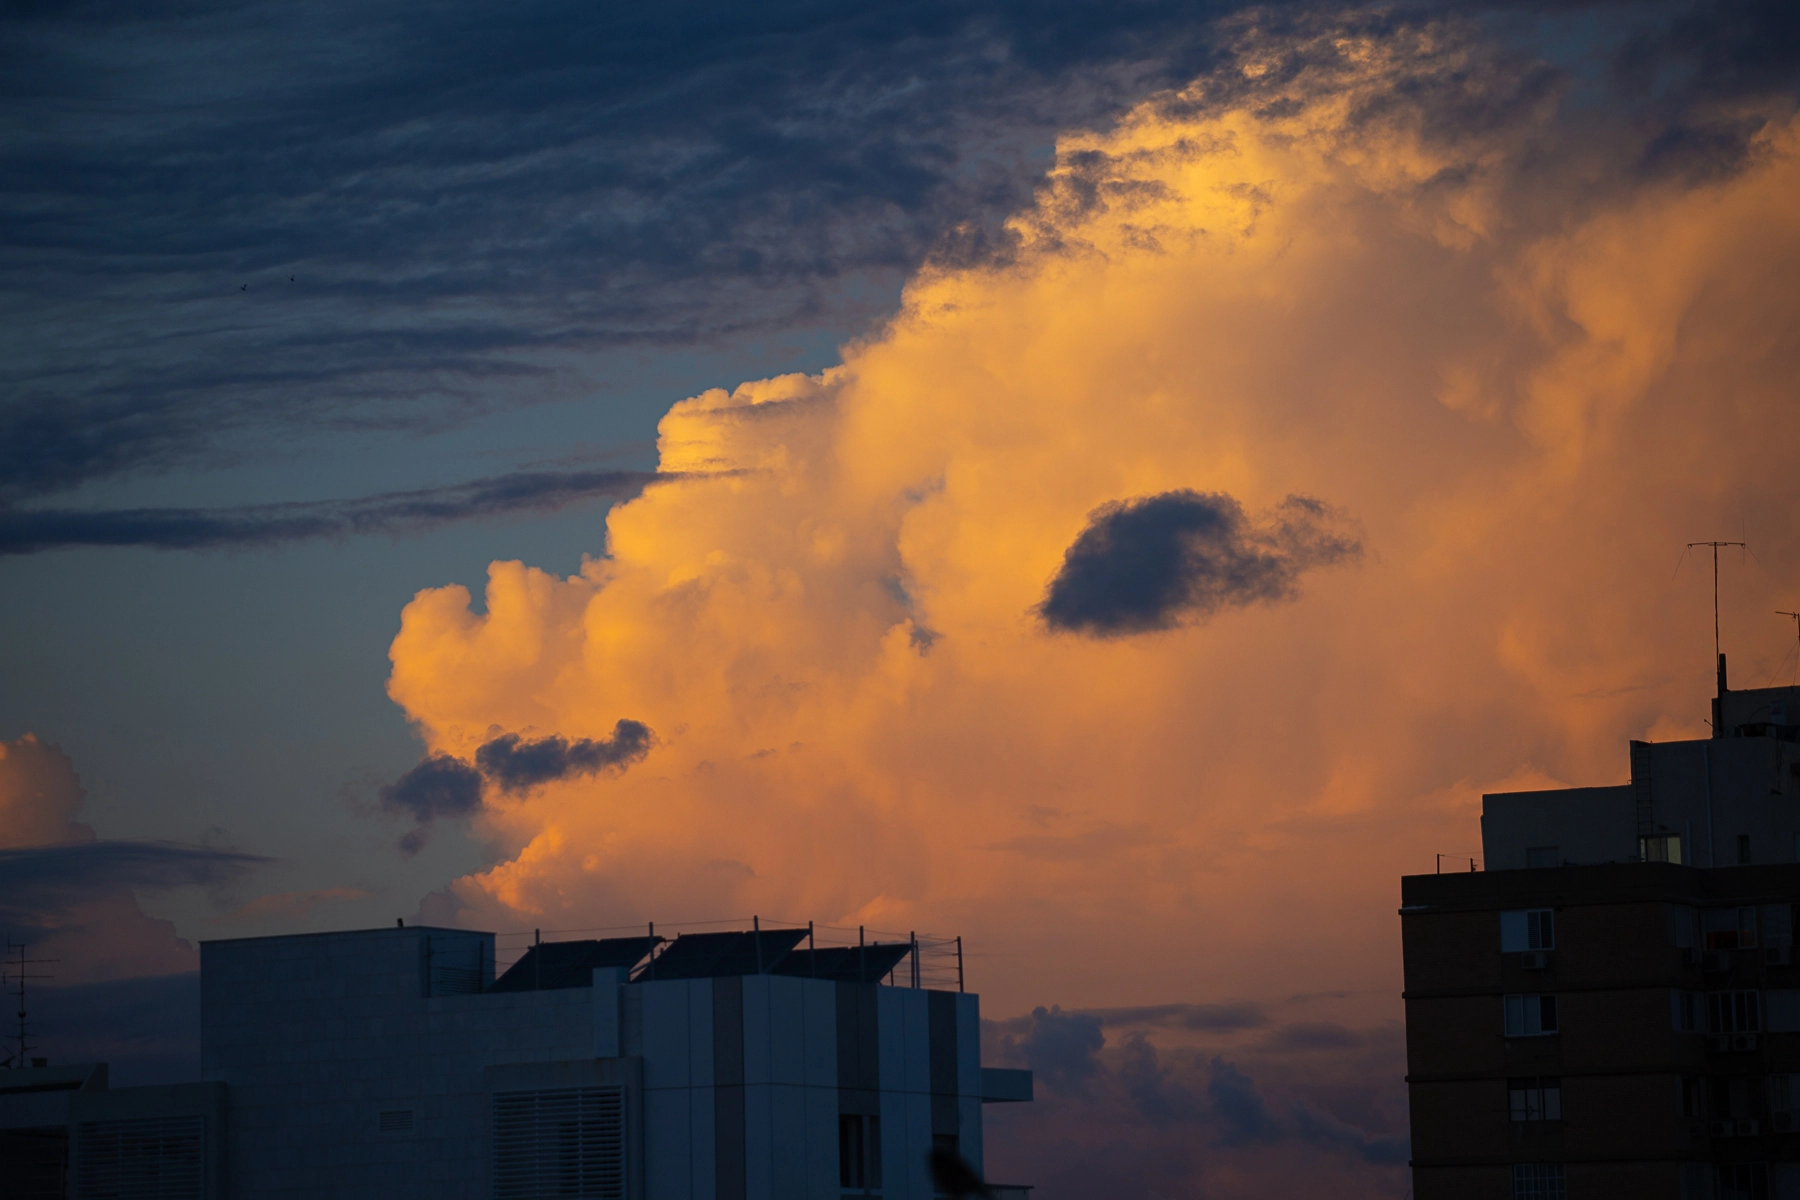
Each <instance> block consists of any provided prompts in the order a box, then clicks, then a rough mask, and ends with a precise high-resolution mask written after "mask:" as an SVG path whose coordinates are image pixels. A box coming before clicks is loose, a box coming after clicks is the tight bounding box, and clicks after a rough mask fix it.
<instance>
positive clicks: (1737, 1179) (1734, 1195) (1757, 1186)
mask: <svg viewBox="0 0 1800 1200" xmlns="http://www.w3.org/2000/svg"><path fill="white" fill-rule="evenodd" d="M1719 1200H1769V1168H1768V1167H1766V1166H1764V1165H1763V1164H1762V1163H1725V1164H1722V1165H1721V1166H1720V1167H1719Z"/></svg>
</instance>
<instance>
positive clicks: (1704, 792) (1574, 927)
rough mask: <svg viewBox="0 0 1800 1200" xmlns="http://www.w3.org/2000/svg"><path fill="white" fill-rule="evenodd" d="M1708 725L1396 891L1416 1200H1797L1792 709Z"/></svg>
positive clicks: (1766, 702)
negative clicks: (1463, 864)
mask: <svg viewBox="0 0 1800 1200" xmlns="http://www.w3.org/2000/svg"><path fill="white" fill-rule="evenodd" d="M1712 727H1713V731H1714V736H1713V737H1711V738H1707V739H1699V740H1691V741H1674V742H1658V743H1650V742H1633V743H1631V745H1630V754H1629V763H1630V777H1629V782H1627V783H1625V784H1620V785H1617V786H1611V787H1584V788H1568V789H1559V790H1552V791H1535V792H1515V793H1503V794H1495V795H1489V796H1486V797H1484V798H1483V805H1482V847H1483V855H1484V866H1485V868H1486V869H1484V870H1480V871H1464V872H1456V873H1445V874H1432V875H1418V876H1409V877H1406V878H1404V879H1403V880H1402V881H1401V898H1402V907H1401V910H1400V915H1401V930H1402V940H1403V945H1404V956H1405V987H1406V991H1405V999H1406V1022H1407V1070H1408V1076H1407V1081H1408V1086H1409V1091H1410V1096H1411V1107H1412V1147H1413V1163H1412V1165H1413V1180H1414V1194H1415V1195H1416V1196H1417V1197H1418V1198H1419V1200H1434V1198H1437V1197H1458V1198H1464V1197H1466V1198H1471V1200H1474V1198H1481V1200H1489V1198H1491V1200H1503V1198H1515V1200H1564V1198H1565V1197H1568V1198H1580V1200H1589V1198H1599V1197H1619V1198H1626V1197H1630V1198H1632V1200H1638V1198H1644V1200H1650V1198H1658V1197H1666V1198H1668V1200H1677V1198H1680V1200H1703V1198H1704V1200H1776V1198H1779V1200H1790V1198H1791V1200H1800V967H1797V966H1796V965H1795V950H1794V926H1795V920H1796V909H1795V905H1796V903H1800V741H1797V737H1800V695H1796V694H1795V693H1794V692H1793V691H1792V690H1791V689H1788V688H1765V689H1755V690H1743V691H1732V690H1730V688H1729V687H1728V686H1727V676H1726V664H1725V660H1724V658H1723V656H1721V658H1720V661H1719V689H1718V694H1717V696H1716V697H1715V698H1714V701H1713V721H1712Z"/></svg>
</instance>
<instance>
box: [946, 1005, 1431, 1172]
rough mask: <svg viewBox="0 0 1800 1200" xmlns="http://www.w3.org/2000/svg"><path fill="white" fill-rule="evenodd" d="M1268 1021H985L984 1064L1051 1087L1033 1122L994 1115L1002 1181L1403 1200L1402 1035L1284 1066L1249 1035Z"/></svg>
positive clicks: (1234, 1012) (1313, 1051) (1209, 1016)
mask: <svg viewBox="0 0 1800 1200" xmlns="http://www.w3.org/2000/svg"><path fill="white" fill-rule="evenodd" d="M1102 1014H1104V1016H1103V1015H1102ZM1189 1018H1194V1020H1192V1021H1190V1020H1189ZM1266 1020H1267V1018H1266V1013H1265V1011H1264V1009H1263V1006H1261V1005H1257V1004H1250V1003H1232V1004H1168V1005H1150V1006H1143V1007H1138V1008H1117V1009H1098V1010H1074V1011H1065V1010H1062V1009H1059V1008H1038V1009H1036V1010H1034V1011H1033V1012H1032V1013H1031V1014H1029V1015H1028V1016H1025V1017H1019V1018H1014V1019H1011V1020H1007V1021H1000V1022H984V1024H983V1030H982V1038H983V1053H984V1057H985V1059H986V1060H987V1061H991V1062H993V1063H994V1064H995V1065H1005V1066H1019V1067H1031V1068H1032V1069H1033V1070H1034V1072H1035V1073H1036V1085H1037V1087H1036V1095H1037V1099H1036V1102H1035V1103H1034V1104H1032V1105H1031V1106H1030V1109H1031V1111H1030V1112H1021V1111H1014V1110H1012V1109H1011V1108H1010V1107H1008V1106H996V1107H995V1108H994V1109H991V1110H990V1111H989V1112H988V1114H987V1118H988V1123H989V1130H988V1135H987V1149H988V1166H989V1172H988V1173H989V1176H990V1177H991V1178H994V1179H1003V1180H1011V1179H1017V1180H1021V1181H1033V1182H1037V1183H1038V1184H1039V1185H1040V1187H1041V1190H1042V1192H1043V1194H1044V1195H1045V1196H1046V1197H1050V1198H1052V1200H1060V1198H1067V1200H1073V1198H1075V1197H1082V1196H1098V1195H1105V1196H1129V1197H1152V1196H1172V1195H1209V1194H1211V1192H1212V1189H1211V1188H1210V1187H1209V1186H1208V1185H1207V1177H1208V1175H1209V1173H1211V1172H1214V1171H1219V1172H1222V1173H1223V1175H1224V1177H1227V1178H1243V1177H1244V1176H1246V1175H1251V1176H1256V1177H1266V1178H1269V1179H1276V1178H1285V1179H1286V1180H1287V1182H1290V1183H1293V1182H1296V1180H1302V1179H1303V1180H1305V1181H1307V1182H1308V1184H1309V1185H1310V1187H1311V1188H1312V1189H1314V1190H1316V1189H1317V1188H1318V1187H1319V1186H1330V1187H1332V1188H1333V1189H1334V1190H1339V1191H1343V1192H1344V1193H1345V1194H1355V1195H1363V1194H1370V1195H1373V1194H1387V1192H1388V1191H1390V1190H1391V1191H1394V1192H1395V1193H1396V1194H1397V1193H1398V1191H1399V1190H1400V1189H1401V1188H1402V1187H1403V1186H1404V1181H1405V1177H1404V1174H1403V1171H1404V1168H1405V1163H1406V1159H1407V1154H1408V1143H1407V1139H1406V1137H1405V1127H1406V1106H1405V1084H1404V1074H1405V1053H1404V1042H1403V1039H1402V1038H1401V1037H1400V1036H1399V1033H1398V1030H1397V1028H1395V1029H1386V1028H1383V1029H1380V1030H1376V1031H1363V1032H1359V1033H1353V1032H1351V1031H1348V1030H1345V1031H1344V1032H1345V1033H1346V1034H1348V1035H1349V1036H1347V1037H1334V1038H1312V1039H1309V1038H1307V1037H1305V1036H1301V1037H1297V1038H1294V1039H1292V1044H1291V1045H1288V1046H1284V1047H1281V1048H1280V1052H1279V1053H1278V1054H1276V1055H1274V1056H1272V1057H1271V1056H1269V1054H1268V1051H1269V1049H1270V1047H1269V1046H1268V1045H1267V1039H1263V1040H1260V1041H1258V1042H1251V1043H1244V1042H1242V1041H1241V1040H1238V1039H1237V1036H1236V1035H1238V1034H1239V1033H1240V1032H1241V1031H1242V1030H1244V1029H1247V1028H1252V1027H1255V1026H1258V1025H1262V1024H1266ZM1319 1027H1323V1026H1319ZM1282 1028H1284V1029H1297V1028H1311V1026H1307V1027H1302V1026H1296V1025H1286V1026H1283V1027H1282ZM1331 1028H1334V1029H1335V1028H1337V1027H1336V1026H1332V1027H1331ZM1159 1036H1168V1037H1172V1038H1173V1040H1174V1041H1175V1043H1176V1044H1174V1045H1163V1044H1159V1043H1158V1042H1157V1041H1156V1040H1155V1039H1156V1038H1157V1037H1159ZM1221 1046H1232V1047H1235V1048H1233V1049H1222V1048H1220V1047H1221ZM1020 1107H1021V1108H1023V1107H1024V1106H1020ZM1296 1163H1298V1164H1301V1165H1298V1166H1295V1165H1294V1164H1296ZM1283 1168H1292V1169H1293V1170H1295V1171H1297V1172H1299V1174H1298V1175H1297V1176H1285V1177H1284V1176H1279V1175H1278V1174H1277V1173H1276V1172H1277V1171H1278V1170H1280V1169H1283Z"/></svg>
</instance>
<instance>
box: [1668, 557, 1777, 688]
mask: <svg viewBox="0 0 1800 1200" xmlns="http://www.w3.org/2000/svg"><path fill="white" fill-rule="evenodd" d="M1687 545H1688V549H1689V550H1692V549H1693V548H1694V547H1695V546H1711V547H1712V552H1713V661H1714V662H1718V661H1719V547H1720V546H1742V547H1743V548H1744V549H1746V550H1747V549H1749V547H1748V546H1747V545H1745V544H1744V543H1743V542H1689V543H1688V544H1687ZM1796 619H1797V620H1800V618H1796Z"/></svg>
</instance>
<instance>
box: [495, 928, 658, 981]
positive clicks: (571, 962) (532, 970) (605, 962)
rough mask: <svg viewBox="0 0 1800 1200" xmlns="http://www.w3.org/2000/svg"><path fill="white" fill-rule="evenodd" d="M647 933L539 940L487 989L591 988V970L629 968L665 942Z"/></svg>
mask: <svg viewBox="0 0 1800 1200" xmlns="http://www.w3.org/2000/svg"><path fill="white" fill-rule="evenodd" d="M665 940H667V939H664V938H660V937H659V938H652V937H650V936H648V935H645V936H641V937H625V938H599V939H594V938H589V939H585V940H583V941H578V942H539V943H538V944H537V945H535V946H532V947H530V948H528V949H527V950H526V951H525V955H524V957H522V958H520V959H519V961H518V962H516V963H514V964H513V965H512V966H511V967H509V968H507V971H506V974H504V975H502V976H500V978H498V979H496V980H494V983H493V986H491V987H489V988H488V991H490V992H537V991H546V992H547V991H551V990H553V989H556V988H572V987H592V986H593V985H594V972H595V971H596V970H598V969H600V968H602V967H623V968H624V969H626V970H630V969H631V968H632V967H634V966H636V965H637V964H638V963H639V962H640V961H642V960H643V957H644V956H645V955H646V954H648V953H650V949H651V947H652V946H655V945H656V944H657V943H658V942H662V941H665Z"/></svg>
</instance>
